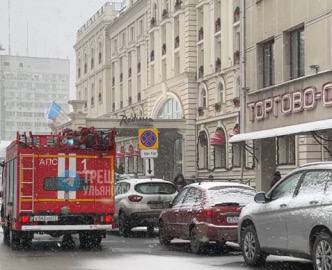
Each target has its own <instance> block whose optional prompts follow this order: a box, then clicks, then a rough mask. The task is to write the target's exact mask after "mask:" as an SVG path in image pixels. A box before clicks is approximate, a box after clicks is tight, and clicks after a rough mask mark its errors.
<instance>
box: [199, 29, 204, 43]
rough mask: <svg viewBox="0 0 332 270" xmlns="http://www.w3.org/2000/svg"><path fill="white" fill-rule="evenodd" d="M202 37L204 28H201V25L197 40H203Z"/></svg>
mask: <svg viewBox="0 0 332 270" xmlns="http://www.w3.org/2000/svg"><path fill="white" fill-rule="evenodd" d="M203 38H204V30H203V27H201V28H200V29H199V30H198V41H201V40H203Z"/></svg>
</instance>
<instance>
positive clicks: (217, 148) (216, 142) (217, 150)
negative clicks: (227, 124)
mask: <svg viewBox="0 0 332 270" xmlns="http://www.w3.org/2000/svg"><path fill="white" fill-rule="evenodd" d="M225 138H226V136H225V132H224V130H223V129H222V128H217V130H216V132H215V133H214V134H213V136H212V137H211V140H210V144H211V145H212V146H213V147H214V168H216V169H218V168H226V162H227V161H226V160H227V158H226V157H227V156H226V139H225Z"/></svg>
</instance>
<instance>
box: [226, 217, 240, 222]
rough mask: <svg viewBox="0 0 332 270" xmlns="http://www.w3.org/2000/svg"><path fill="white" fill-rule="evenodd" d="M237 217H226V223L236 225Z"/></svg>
mask: <svg viewBox="0 0 332 270" xmlns="http://www.w3.org/2000/svg"><path fill="white" fill-rule="evenodd" d="M238 222H239V217H227V223H238Z"/></svg>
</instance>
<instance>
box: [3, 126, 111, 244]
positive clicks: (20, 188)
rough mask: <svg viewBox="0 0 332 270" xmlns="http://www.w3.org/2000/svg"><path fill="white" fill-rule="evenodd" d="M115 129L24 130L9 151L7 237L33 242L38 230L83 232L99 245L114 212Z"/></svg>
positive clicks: (5, 180)
mask: <svg viewBox="0 0 332 270" xmlns="http://www.w3.org/2000/svg"><path fill="white" fill-rule="evenodd" d="M114 136H115V132H114V131H108V132H102V131H96V130H95V129H94V128H89V129H87V128H84V129H81V130H79V131H72V130H65V131H64V132H63V133H61V134H58V135H32V134H29V135H26V134H23V135H20V134H18V136H17V139H16V140H15V141H14V142H12V143H11V145H9V147H8V148H7V152H6V161H5V165H4V173H3V175H4V177H3V188H4V194H3V203H2V210H1V218H2V222H3V231H4V241H5V242H6V243H9V244H11V245H12V246H13V247H14V246H15V247H16V246H19V245H22V244H27V243H28V244H29V243H30V242H31V240H32V239H33V236H34V234H35V233H46V234H50V235H52V236H61V235H64V240H66V241H70V238H71V237H70V236H71V234H75V233H78V234H79V237H80V245H81V246H82V247H88V246H95V245H99V244H100V242H101V240H102V237H103V236H105V233H106V231H107V230H110V229H112V221H113V214H114V207H115V206H114V181H115V180H114V166H115V143H114Z"/></svg>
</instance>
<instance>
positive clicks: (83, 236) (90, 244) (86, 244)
mask: <svg viewBox="0 0 332 270" xmlns="http://www.w3.org/2000/svg"><path fill="white" fill-rule="evenodd" d="M79 239H80V248H82V249H91V248H96V247H100V244H101V241H102V234H101V233H100V232H82V233H80V234H79Z"/></svg>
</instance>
